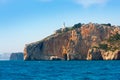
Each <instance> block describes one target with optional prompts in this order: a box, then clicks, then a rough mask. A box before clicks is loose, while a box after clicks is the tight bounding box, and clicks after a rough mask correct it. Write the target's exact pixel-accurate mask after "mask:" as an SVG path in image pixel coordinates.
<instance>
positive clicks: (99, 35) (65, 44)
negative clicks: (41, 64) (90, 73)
mask: <svg viewBox="0 0 120 80" xmlns="http://www.w3.org/2000/svg"><path fill="white" fill-rule="evenodd" d="M119 32H120V27H116V26H111V24H94V23H89V24H80V23H79V24H75V25H74V26H73V27H68V28H67V27H66V28H63V29H59V30H56V31H55V33H54V34H53V35H50V36H49V37H46V38H45V39H43V40H41V41H37V42H34V43H31V44H26V46H25V48H24V60H50V59H51V56H56V57H58V58H59V59H61V60H102V59H103V60H104V59H105V60H108V59H107V58H106V57H105V54H104V53H106V52H108V51H109V50H104V49H102V48H100V47H101V46H99V44H107V46H112V47H113V48H115V46H117V48H116V50H120V46H119V45H118V44H119V41H118V40H117V43H115V42H116V41H115V42H114V43H115V45H113V43H111V42H107V41H108V40H109V39H110V37H111V36H114V35H116V34H119ZM93 47H96V48H99V49H97V50H98V51H95V50H94V51H93V52H92V53H93V54H92V55H91V54H90V52H89V50H90V49H92V48H93ZM112 47H111V50H112ZM112 52H113V51H112ZM90 56H91V57H90ZM113 59H118V58H113Z"/></svg>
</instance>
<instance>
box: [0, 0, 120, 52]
mask: <svg viewBox="0 0 120 80" xmlns="http://www.w3.org/2000/svg"><path fill="white" fill-rule="evenodd" d="M119 9H120V0H0V53H12V52H23V50H24V47H25V44H29V43H31V42H35V41H39V40H42V39H43V38H45V37H47V36H48V35H51V34H53V33H54V31H55V30H57V29H59V28H61V27H62V25H63V22H65V24H66V26H73V25H74V24H76V23H79V22H81V23H89V22H93V23H111V24H112V25H120V22H119V19H120V10H119Z"/></svg>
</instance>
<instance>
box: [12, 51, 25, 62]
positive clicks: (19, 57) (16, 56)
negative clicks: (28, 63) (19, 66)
mask: <svg viewBox="0 0 120 80" xmlns="http://www.w3.org/2000/svg"><path fill="white" fill-rule="evenodd" d="M23 57H24V56H23V53H22V52H18V53H11V55H10V60H24V58H23Z"/></svg>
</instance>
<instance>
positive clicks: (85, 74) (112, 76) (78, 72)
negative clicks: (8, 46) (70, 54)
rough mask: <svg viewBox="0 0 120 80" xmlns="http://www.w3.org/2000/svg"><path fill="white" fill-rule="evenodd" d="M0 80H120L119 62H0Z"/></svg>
mask: <svg viewBox="0 0 120 80" xmlns="http://www.w3.org/2000/svg"><path fill="white" fill-rule="evenodd" d="M0 80H120V61H0Z"/></svg>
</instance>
